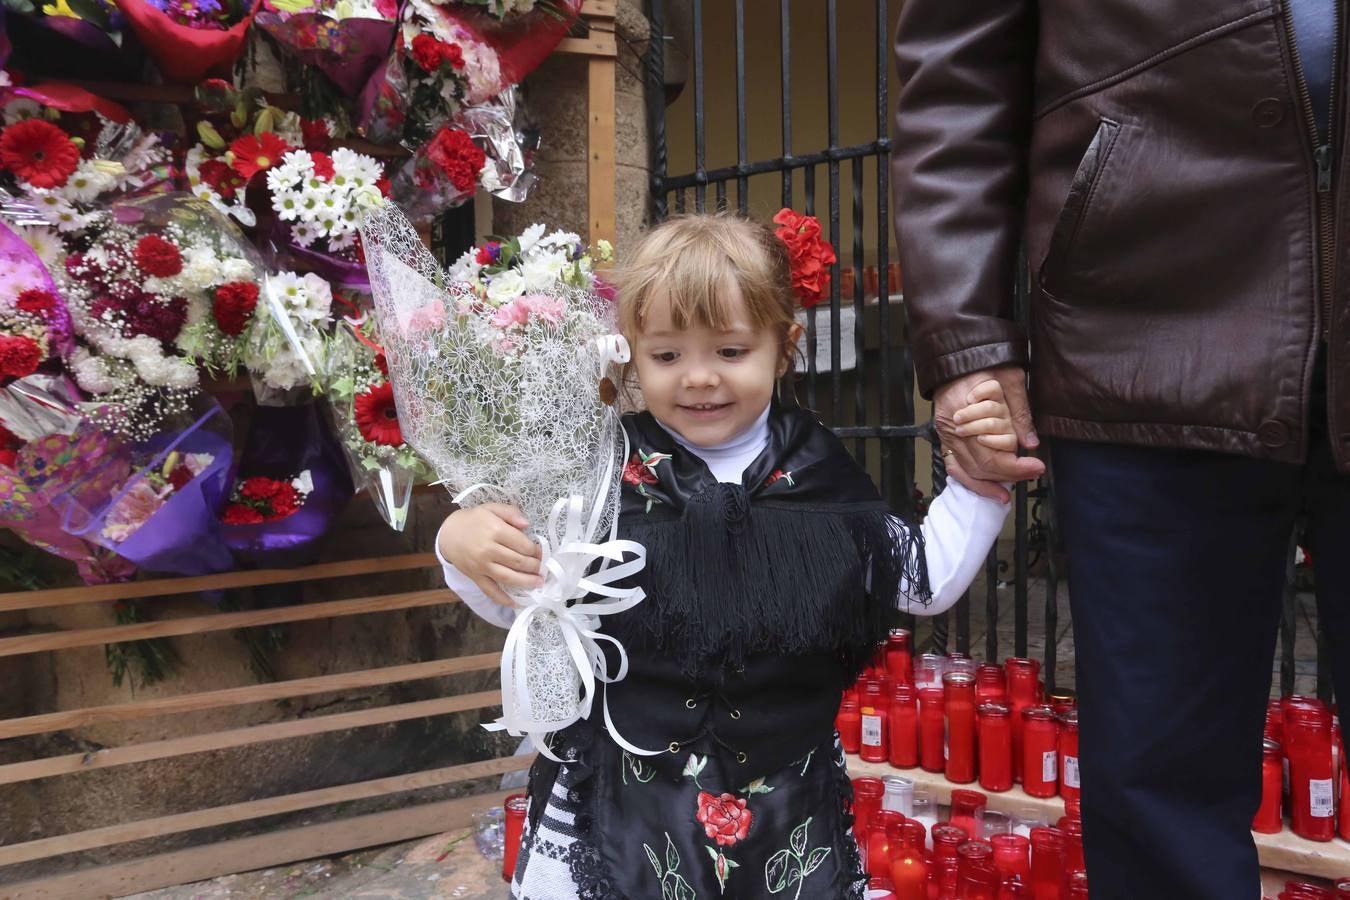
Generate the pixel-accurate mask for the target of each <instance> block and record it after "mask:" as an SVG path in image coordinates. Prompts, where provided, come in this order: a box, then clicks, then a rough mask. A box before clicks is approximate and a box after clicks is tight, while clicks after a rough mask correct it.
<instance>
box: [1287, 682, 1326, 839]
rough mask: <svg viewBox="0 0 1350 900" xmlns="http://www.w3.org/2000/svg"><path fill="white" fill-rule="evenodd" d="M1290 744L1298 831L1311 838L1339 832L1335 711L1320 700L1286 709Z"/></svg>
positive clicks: (1293, 814) (1291, 794)
mask: <svg viewBox="0 0 1350 900" xmlns="http://www.w3.org/2000/svg"><path fill="white" fill-rule="evenodd" d="M1284 734H1285V739H1286V741H1287V742H1288V745H1289V804H1290V813H1291V816H1290V817H1291V819H1292V820H1293V826H1292V827H1293V830H1294V834H1297V835H1298V836H1299V837H1301V838H1306V839H1307V840H1310V841H1329V840H1331V839H1332V837H1334V836H1335V832H1336V820H1335V786H1336V782H1335V780H1334V772H1333V769H1332V761H1331V713H1330V712H1328V711H1327V709H1326V707H1325V706H1323V705H1321V704H1320V703H1317V704H1314V703H1296V704H1292V705H1290V706H1287V707H1286V708H1285V711H1284Z"/></svg>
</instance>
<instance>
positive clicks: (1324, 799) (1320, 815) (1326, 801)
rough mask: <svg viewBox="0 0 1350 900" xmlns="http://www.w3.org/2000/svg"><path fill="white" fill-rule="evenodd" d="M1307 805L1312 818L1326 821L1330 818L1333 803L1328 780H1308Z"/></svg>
mask: <svg viewBox="0 0 1350 900" xmlns="http://www.w3.org/2000/svg"><path fill="white" fill-rule="evenodd" d="M1308 804H1309V806H1310V807H1311V812H1312V815H1313V818H1315V819H1326V818H1329V817H1330V816H1331V813H1332V810H1333V808H1334V806H1335V803H1334V801H1333V799H1332V791H1331V779H1330V778H1311V779H1309V780H1308Z"/></svg>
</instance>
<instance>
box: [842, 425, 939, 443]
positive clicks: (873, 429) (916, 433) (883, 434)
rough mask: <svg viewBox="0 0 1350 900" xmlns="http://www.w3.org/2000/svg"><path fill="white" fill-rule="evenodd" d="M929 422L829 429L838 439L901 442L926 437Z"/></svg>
mask: <svg viewBox="0 0 1350 900" xmlns="http://www.w3.org/2000/svg"><path fill="white" fill-rule="evenodd" d="M932 427H933V425H932V423H931V422H924V423H923V424H922V425H844V426H841V427H839V428H832V429H830V430H831V431H833V432H834V433H835V436H836V437H840V438H856V437H865V438H880V439H882V440H887V439H889V440H901V439H906V438H922V437H927V436H928V432H929V431H931V430H932Z"/></svg>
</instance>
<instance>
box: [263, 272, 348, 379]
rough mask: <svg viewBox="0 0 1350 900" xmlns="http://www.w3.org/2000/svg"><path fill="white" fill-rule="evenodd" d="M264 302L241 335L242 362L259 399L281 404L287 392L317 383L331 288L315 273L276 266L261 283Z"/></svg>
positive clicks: (330, 300) (328, 317) (324, 340)
mask: <svg viewBox="0 0 1350 900" xmlns="http://www.w3.org/2000/svg"><path fill="white" fill-rule="evenodd" d="M262 294H263V298H264V302H263V303H262V304H261V305H260V306H259V307H258V310H257V312H256V314H255V318H256V321H255V322H254V323H253V325H252V327H250V328H249V330H248V332H247V333H246V335H245V338H244V345H243V349H242V361H243V363H244V366H245V367H246V368H247V369H248V372H249V375H250V377H251V378H252V379H253V387H254V393H255V394H256V395H257V397H258V401H259V402H260V403H264V404H267V405H281V403H282V402H283V399H284V398H286V397H287V396H288V395H290V396H291V397H293V396H294V394H295V393H296V392H298V391H306V390H308V389H310V388H312V387H317V386H318V383H319V375H320V372H321V371H323V366H324V355H325V350H326V336H327V332H328V328H329V326H330V325H331V323H332V306H333V292H332V289H331V288H330V286H329V284H328V282H327V281H325V280H324V279H322V278H320V277H319V276H318V275H314V274H307V275H298V274H296V273H295V272H290V271H281V272H278V273H276V274H273V275H269V276H267V278H266V279H265V280H264V283H263V291H262Z"/></svg>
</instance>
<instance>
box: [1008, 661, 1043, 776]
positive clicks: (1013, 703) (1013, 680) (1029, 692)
mask: <svg viewBox="0 0 1350 900" xmlns="http://www.w3.org/2000/svg"><path fill="white" fill-rule="evenodd" d="M1004 670H1005V671H1006V672H1007V673H1008V709H1009V711H1010V712H1011V714H1012V752H1013V759H1014V760H1016V761H1017V765H1014V766H1013V778H1014V779H1015V780H1017V781H1018V782H1020V781H1021V780H1022V774H1023V773H1022V765H1021V760H1022V726H1023V724H1024V722H1023V719H1022V710H1024V709H1026V708H1027V707H1028V706H1035V705H1036V691H1037V688H1038V685H1037V680H1038V678H1039V676H1040V672H1041V664H1040V663H1038V662H1036V660H1034V659H1027V658H1025V657H1021V656H1010V657H1008V659H1007V660H1006V661H1005V663H1004Z"/></svg>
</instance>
